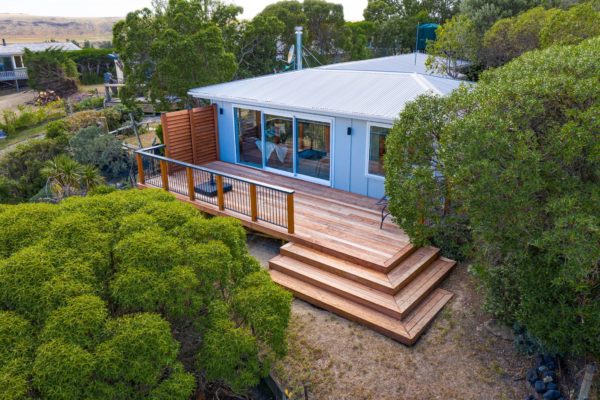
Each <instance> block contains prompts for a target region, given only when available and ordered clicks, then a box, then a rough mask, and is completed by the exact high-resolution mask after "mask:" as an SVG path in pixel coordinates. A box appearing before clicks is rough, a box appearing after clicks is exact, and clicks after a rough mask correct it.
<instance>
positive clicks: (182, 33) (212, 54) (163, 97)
mask: <svg viewBox="0 0 600 400" xmlns="http://www.w3.org/2000/svg"><path fill="white" fill-rule="evenodd" d="M203 5H204V3H203V2H198V1H190V0H170V1H169V2H168V3H167V4H166V5H165V6H164V7H162V8H155V9H154V10H151V9H149V8H144V9H142V10H137V11H134V12H131V13H129V14H127V17H126V18H125V20H123V21H119V22H118V23H116V24H115V26H114V27H113V42H114V45H115V50H116V51H117V52H118V53H119V57H120V58H121V59H122V61H123V63H124V65H125V69H124V72H125V76H126V81H125V83H126V87H125V91H124V97H125V98H129V99H132V98H134V97H136V96H138V95H144V96H145V97H147V98H148V99H151V100H152V101H154V102H158V103H160V104H161V106H162V107H163V108H165V109H168V108H169V107H171V106H170V104H171V102H173V101H175V102H178V103H179V104H180V105H183V104H184V103H185V101H186V99H187V91H188V90H189V89H190V88H193V87H196V86H205V85H209V84H213V83H219V82H223V81H228V80H230V79H231V78H232V77H233V75H234V73H235V69H236V64H235V58H234V55H233V54H232V53H231V52H228V51H226V49H225V44H224V42H223V35H222V30H221V28H220V27H219V26H218V25H217V24H216V23H215V22H214V21H212V20H211V18H210V13H209V10H207V9H206V8H205V7H204V6H203Z"/></svg>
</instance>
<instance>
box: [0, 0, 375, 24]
mask: <svg viewBox="0 0 600 400" xmlns="http://www.w3.org/2000/svg"><path fill="white" fill-rule="evenodd" d="M227 2H228V3H232V2H233V3H235V4H238V5H240V6H242V7H244V14H243V15H242V17H243V18H248V19H249V18H252V17H253V16H254V15H256V14H257V13H259V12H260V11H261V10H262V9H263V8H264V7H265V6H266V5H267V4H270V3H275V2H276V1H275V0H233V1H232V0H227ZM330 2H332V3H338V4H339V3H341V4H343V5H344V16H345V18H346V21H359V20H362V13H363V10H364V9H365V7H366V6H367V0H330ZM150 3H151V0H0V12H2V13H23V14H31V15H42V16H57V17H122V16H125V15H126V14H127V13H128V12H129V11H133V10H136V9H138V8H143V7H148V6H150Z"/></svg>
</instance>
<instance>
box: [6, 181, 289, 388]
mask: <svg viewBox="0 0 600 400" xmlns="http://www.w3.org/2000/svg"><path fill="white" fill-rule="evenodd" d="M0 226H2V227H3V229H2V230H0V256H1V257H2V261H0V397H2V398H10V399H26V398H39V397H42V398H45V399H66V400H69V399H81V398H89V399H107V398H110V399H146V398H153V399H188V398H191V396H192V394H193V393H194V391H195V390H197V386H198V382H196V377H197V376H203V377H205V378H207V379H209V380H210V381H212V382H218V383H220V384H224V385H227V386H229V387H231V388H233V389H235V390H239V391H243V390H245V389H247V388H248V387H251V386H253V385H256V384H257V383H258V380H259V378H260V377H261V376H262V375H264V374H265V373H267V372H268V370H269V366H270V363H271V362H272V361H274V360H275V359H276V358H278V357H280V356H282V355H283V354H285V350H286V349H285V343H286V342H285V331H286V327H287V324H288V320H289V314H290V303H291V296H290V295H289V294H288V293H287V292H285V291H284V290H283V289H281V288H279V287H278V286H276V285H275V284H274V283H273V282H272V281H271V280H270V278H269V276H268V274H267V273H266V272H265V271H261V270H260V267H259V265H258V263H257V262H256V260H254V259H253V258H252V257H250V256H249V254H248V251H247V249H246V245H245V233H244V230H243V228H242V227H241V225H240V224H239V223H238V222H237V221H235V220H230V219H223V218H214V219H211V220H207V219H204V218H203V217H202V216H201V215H200V214H199V213H198V212H197V211H196V210H195V209H194V208H192V207H191V206H188V205H183V204H182V203H179V202H177V201H176V200H175V198H174V197H172V196H171V195H169V194H167V193H165V192H163V191H153V190H145V191H121V192H112V193H109V194H104V195H94V196H89V197H70V198H68V199H66V200H63V201H62V202H61V203H60V204H58V205H49V204H22V205H16V206H2V207H1V208H0ZM4 227H6V229H4ZM202 382H205V381H204V380H202ZM200 389H201V387H200Z"/></svg>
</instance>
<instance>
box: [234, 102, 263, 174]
mask: <svg viewBox="0 0 600 400" xmlns="http://www.w3.org/2000/svg"><path fill="white" fill-rule="evenodd" d="M235 110H236V120H237V143H238V162H239V163H240V164H246V165H251V166H253V167H258V168H262V166H263V163H262V148H263V144H262V136H261V135H262V132H261V123H262V121H261V112H260V111H255V110H246V109H243V108H236V109H235Z"/></svg>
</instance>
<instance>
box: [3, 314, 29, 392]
mask: <svg viewBox="0 0 600 400" xmlns="http://www.w3.org/2000/svg"><path fill="white" fill-rule="evenodd" d="M33 349H34V340H33V329H32V327H31V324H30V323H29V321H27V320H26V319H24V318H22V317H20V316H19V315H18V314H17V313H15V312H12V311H0V370H3V369H4V368H5V367H9V368H8V369H6V371H5V372H6V373H9V372H11V373H12V374H14V373H18V374H23V373H25V372H27V366H28V364H29V363H30V360H31V357H32V351H33ZM9 370H10V371H9ZM0 393H1V392H0Z"/></svg>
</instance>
